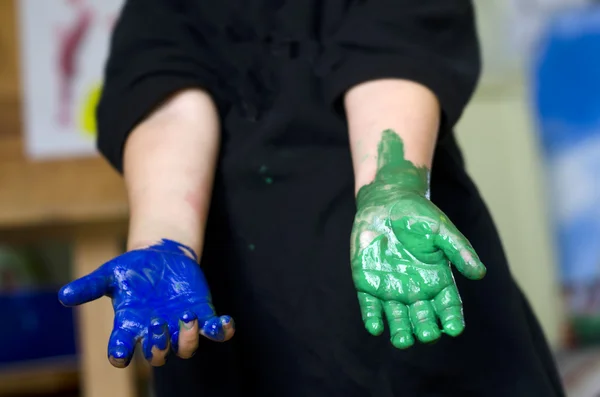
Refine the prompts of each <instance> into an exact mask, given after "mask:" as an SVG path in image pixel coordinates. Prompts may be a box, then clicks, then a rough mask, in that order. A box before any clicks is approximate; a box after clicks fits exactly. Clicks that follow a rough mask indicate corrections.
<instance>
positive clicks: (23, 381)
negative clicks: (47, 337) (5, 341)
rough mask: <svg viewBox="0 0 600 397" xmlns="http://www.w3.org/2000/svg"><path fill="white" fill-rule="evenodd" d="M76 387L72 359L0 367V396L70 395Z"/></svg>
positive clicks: (77, 386) (75, 373)
mask: <svg viewBox="0 0 600 397" xmlns="http://www.w3.org/2000/svg"><path fill="white" fill-rule="evenodd" d="M78 388H79V373H78V367H77V362H76V360H75V359H74V358H66V359H64V358H63V359H57V360H43V361H39V362H25V363H23V364H16V365H11V366H10V368H3V367H0V396H2V397H3V396H16V395H50V394H58V393H61V395H62V393H71V392H74V391H77V389H78Z"/></svg>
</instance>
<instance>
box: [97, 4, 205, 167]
mask: <svg viewBox="0 0 600 397" xmlns="http://www.w3.org/2000/svg"><path fill="white" fill-rule="evenodd" d="M179 7H180V6H179V1H178V0H127V1H126V3H125V5H124V7H123V9H122V10H121V14H120V17H119V19H118V21H117V24H116V27H115V30H114V32H113V36H112V39H111V46H110V53H109V57H108V61H107V64H106V68H105V76H104V87H103V92H102V97H101V99H100V103H99V106H98V108H97V120H98V140H97V146H98V149H99V150H100V152H101V153H102V154H103V155H104V156H105V157H106V158H107V159H108V160H109V162H110V163H111V164H112V165H113V166H114V167H115V168H116V169H117V170H119V171H122V162H123V159H122V157H123V145H124V143H125V140H126V139H127V136H128V134H129V132H130V131H131V130H132V129H133V128H134V127H135V126H136V124H137V123H139V122H140V121H142V120H143V119H144V118H145V117H146V116H147V115H148V114H149V113H150V112H152V110H153V109H154V108H156V106H158V105H159V104H160V103H161V102H162V101H164V100H165V99H167V98H168V97H169V96H170V95H171V94H173V93H175V92H176V91H179V90H181V89H185V88H192V87H200V88H206V86H207V85H208V84H209V82H210V81H212V80H213V77H212V76H211V75H210V74H209V73H208V71H207V68H206V67H204V64H203V59H202V51H199V50H198V45H197V43H195V42H194V40H195V38H194V36H193V35H192V33H191V29H189V21H187V20H186V17H185V15H184V13H183V12H182V10H181V9H180V8H179Z"/></svg>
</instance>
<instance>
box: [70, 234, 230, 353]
mask: <svg viewBox="0 0 600 397" xmlns="http://www.w3.org/2000/svg"><path fill="white" fill-rule="evenodd" d="M184 249H185V247H183V246H181V245H176V243H173V242H169V241H163V242H162V243H161V244H159V245H156V246H152V247H149V248H146V249H140V250H134V251H130V252H127V253H125V254H123V255H121V256H119V257H117V258H115V259H113V260H111V261H109V262H107V263H105V264H104V265H102V266H101V267H100V268H98V269H97V270H96V271H94V272H93V273H91V274H89V275H87V276H85V277H82V278H81V279H78V280H75V281H73V282H72V283H70V284H68V285H66V286H65V287H63V288H62V289H61V291H60V293H59V297H60V300H61V302H63V303H64V304H65V305H68V306H73V305H79V304H82V303H85V302H89V301H92V300H95V299H98V298H99V297H101V296H108V297H110V298H112V304H113V307H114V311H115V320H114V328H113V332H112V334H111V337H110V341H109V356H110V357H112V358H116V359H123V360H125V363H126V362H128V360H129V359H130V357H131V354H132V353H133V350H134V348H135V344H136V343H137V342H138V341H141V343H142V346H143V350H144V354H145V356H146V357H147V358H149V359H150V358H151V357H152V349H153V348H157V349H159V350H164V349H166V348H167V347H168V345H171V346H173V347H174V348H176V347H177V344H178V336H179V331H180V325H181V324H182V322H183V323H191V322H194V321H196V320H197V322H198V327H199V328H200V330H199V331H200V333H201V334H203V335H204V336H206V337H208V338H210V339H213V340H217V341H221V340H224V339H226V338H227V337H230V336H231V332H228V331H232V328H231V327H232V324H231V322H230V320H231V319H230V318H229V316H223V317H217V316H216V314H215V310H214V307H213V305H212V303H211V296H210V291H209V289H208V285H207V283H206V280H205V278H204V275H203V273H202V271H201V270H200V267H199V265H198V263H197V262H196V261H195V260H194V259H192V258H190V257H189V256H187V255H186V252H187V251H185V250H184Z"/></svg>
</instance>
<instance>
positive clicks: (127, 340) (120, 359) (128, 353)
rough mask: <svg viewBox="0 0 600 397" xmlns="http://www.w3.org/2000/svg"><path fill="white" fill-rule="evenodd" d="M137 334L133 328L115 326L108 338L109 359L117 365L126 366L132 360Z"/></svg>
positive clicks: (119, 366) (118, 366)
mask: <svg viewBox="0 0 600 397" xmlns="http://www.w3.org/2000/svg"><path fill="white" fill-rule="evenodd" d="M136 342H137V336H136V334H135V333H134V332H132V331H131V330H127V329H124V328H121V327H117V326H115V328H113V331H112V333H111V334H110V338H109V340H108V361H110V363H111V364H112V365H113V366H115V367H117V368H125V367H127V366H128V365H129V363H130V362H131V357H132V356H133V352H134V350H135V344H136Z"/></svg>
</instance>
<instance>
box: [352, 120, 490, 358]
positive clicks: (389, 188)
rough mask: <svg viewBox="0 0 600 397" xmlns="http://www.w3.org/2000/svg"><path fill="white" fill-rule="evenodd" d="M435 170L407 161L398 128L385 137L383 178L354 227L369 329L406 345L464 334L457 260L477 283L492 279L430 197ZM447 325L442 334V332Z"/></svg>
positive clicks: (357, 275) (356, 269) (360, 198)
mask: <svg viewBox="0 0 600 397" xmlns="http://www.w3.org/2000/svg"><path fill="white" fill-rule="evenodd" d="M428 193H429V170H428V169H427V168H426V167H417V166H415V165H414V164H413V163H412V162H410V161H408V160H407V159H406V158H405V153H404V144H403V142H402V139H401V138H400V136H398V134H396V133H395V132H394V131H392V130H385V131H383V132H382V136H381V141H380V143H379V146H378V158H377V173H376V176H375V179H374V181H373V182H371V183H370V184H368V185H365V186H363V187H362V188H361V189H360V190H359V192H358V195H357V213H356V218H355V221H354V227H353V230H352V240H351V246H352V248H351V250H352V252H351V260H352V275H353V279H354V283H355V286H356V289H357V291H358V297H359V303H360V307H361V311H362V315H363V320H364V323H365V327H366V328H367V330H368V331H369V332H370V333H371V334H373V335H379V334H381V332H383V313H385V317H386V319H387V322H388V325H389V327H390V334H391V339H392V343H393V344H394V346H396V347H398V348H407V347H410V346H411V345H412V344H413V343H414V336H413V335H415V336H416V337H417V339H419V340H420V341H421V342H424V343H430V342H433V341H435V340H437V339H439V337H440V335H441V332H445V333H447V334H449V335H452V336H456V335H458V334H460V333H461V332H462V331H463V329H464V320H463V313H462V303H461V300H460V296H459V294H458V290H457V289H456V285H455V282H454V277H453V275H452V271H451V269H450V262H451V263H453V264H454V265H455V266H456V267H457V268H458V270H459V271H461V272H462V273H463V274H464V275H465V276H466V277H468V278H471V279H480V278H482V277H483V276H484V275H485V267H484V266H483V265H482V264H481V262H480V261H479V258H478V257H477V255H476V253H475V251H474V250H473V248H472V247H471V245H470V244H469V242H468V241H467V239H466V238H465V237H464V236H463V235H462V234H461V233H460V232H459V231H458V230H457V229H456V227H455V226H454V225H453V224H452V223H451V222H450V221H449V220H448V218H447V217H446V216H445V215H444V214H443V213H442V212H441V211H440V210H439V209H438V208H437V207H436V206H435V205H434V204H433V203H432V202H431V201H430V200H429V199H428ZM440 323H441V330H440Z"/></svg>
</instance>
